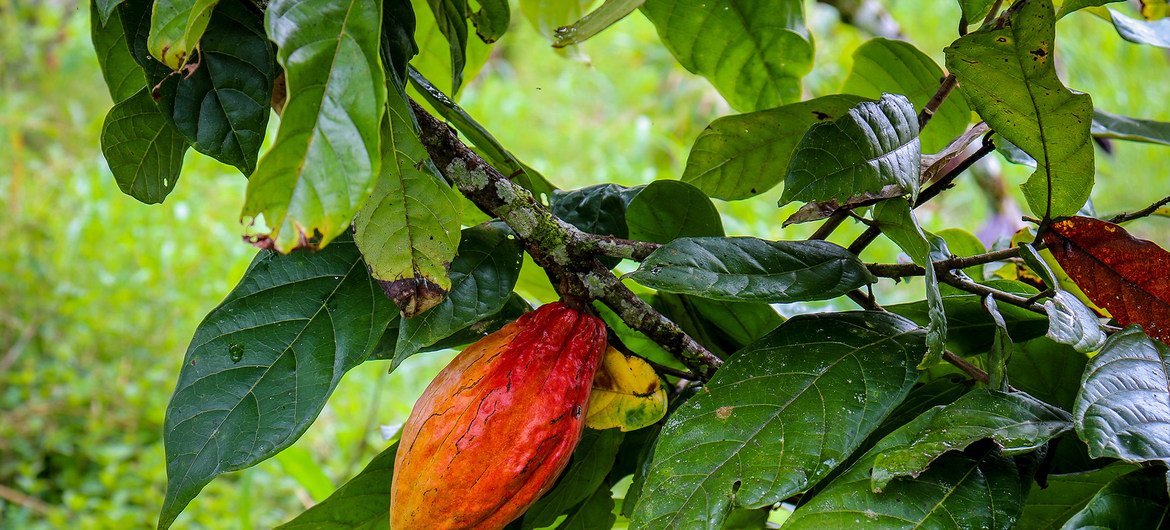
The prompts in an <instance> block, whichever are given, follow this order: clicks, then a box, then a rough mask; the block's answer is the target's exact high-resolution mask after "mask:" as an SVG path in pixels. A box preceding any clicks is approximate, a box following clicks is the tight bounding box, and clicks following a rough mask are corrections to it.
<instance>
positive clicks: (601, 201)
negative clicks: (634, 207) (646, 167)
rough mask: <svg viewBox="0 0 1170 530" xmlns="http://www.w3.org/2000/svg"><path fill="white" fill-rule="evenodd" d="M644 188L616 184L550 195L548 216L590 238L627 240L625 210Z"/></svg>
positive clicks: (627, 231) (599, 185)
mask: <svg viewBox="0 0 1170 530" xmlns="http://www.w3.org/2000/svg"><path fill="white" fill-rule="evenodd" d="M643 189H645V187H644V186H636V187H633V188H627V187H624V186H619V185H617V184H598V185H596V186H589V187H586V188H581V189H577V190H569V191H557V192H554V193H553V196H552V199H551V202H552V207H551V209H552V213H553V215H556V216H557V217H559V218H561V220H563V221H565V222H566V223H569V224H571V225H573V226H575V227H577V228H579V229H581V230H584V231H586V232H589V233H590V234H597V235H602V236H615V237H621V238H626V237H629V234H630V231H629V228H628V227H627V224H626V208H627V207H628V206H629V205H630V202H631V201H633V200H634V197H636V196H637V195H638V194H639V193H641V192H642V190H643Z"/></svg>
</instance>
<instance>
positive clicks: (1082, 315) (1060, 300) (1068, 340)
mask: <svg viewBox="0 0 1170 530" xmlns="http://www.w3.org/2000/svg"><path fill="white" fill-rule="evenodd" d="M1044 308H1045V309H1047V310H1048V338H1050V339H1052V340H1054V341H1056V342H1060V343H1063V344H1068V345H1071V346H1072V347H1073V348H1074V349H1076V350H1077V351H1079V352H1084V353H1088V352H1091V351H1097V350H1098V349H1100V348H1101V345H1102V344H1105V331H1104V330H1102V329H1101V322H1100V321H1099V320H1098V319H1097V314H1096V313H1094V312H1093V310H1092V309H1089V308H1088V307H1086V306H1085V304H1084V302H1081V301H1080V299H1078V298H1077V297H1076V295H1074V294H1072V293H1070V292H1068V291H1065V290H1058V291H1056V294H1054V295H1052V298H1051V299H1049V300H1048V301H1046V302H1044Z"/></svg>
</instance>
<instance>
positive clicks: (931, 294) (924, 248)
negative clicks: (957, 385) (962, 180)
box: [873, 199, 948, 369]
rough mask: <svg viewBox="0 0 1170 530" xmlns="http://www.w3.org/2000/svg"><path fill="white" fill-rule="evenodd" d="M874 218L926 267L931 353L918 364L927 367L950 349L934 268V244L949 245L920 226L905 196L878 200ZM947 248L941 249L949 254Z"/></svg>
mask: <svg viewBox="0 0 1170 530" xmlns="http://www.w3.org/2000/svg"><path fill="white" fill-rule="evenodd" d="M873 220H874V221H877V222H878V224H879V225H880V226H881V228H882V234H884V235H885V236H886V237H888V238H890V240H892V241H893V242H894V243H897V244H898V247H899V248H901V249H902V250H903V251H905V252H906V254H907V255H909V256H910V259H912V260H914V263H916V264H918V266H919V267H922V268H923V269H924V270H925V271H926V275H925V276H924V277H923V278H924V280H925V281H924V282H923V284H924V285H925V286H926V308H927V310H926V315H927V317H928V319H929V323H928V324H927V327H926V330H927V332H926V349H927V354H926V357H925V358H923V359H922V362H921V363H919V365H918V368H920V369H925V368H928V367H930V366H933V365H935V364H938V362H939V361H940V360H941V359H942V355H943V351H944V350H946V343H947V316H946V312H945V309H944V308H943V298H942V293H941V292H939V288H938V276H937V274H938V273H937V272H936V271H935V270H934V257H933V254H934V252H933V249H932V244H938V245H939V246H941V247H943V248H945V247H946V242H945V241H941V238H939V237H938V236H935V235H933V234H931V236H930V238H929V239H928V238H927V234H926V232H923V231H922V228H920V227H919V226H918V220H917V219H916V218H915V217H914V212H912V211H911V210H910V203H909V202H906V201H904V200H900V199H891V200H888V201H884V202H881V203H878V205H877V206H875V207H874V209H873ZM943 248H940V251H939V252H938V253H940V254H948V252H945V251H943Z"/></svg>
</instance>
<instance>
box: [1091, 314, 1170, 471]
mask: <svg viewBox="0 0 1170 530" xmlns="http://www.w3.org/2000/svg"><path fill="white" fill-rule="evenodd" d="M1168 356H1170V347H1168V346H1166V345H1165V344H1162V343H1161V342H1157V341H1154V340H1151V339H1150V338H1149V337H1147V336H1146V335H1145V334H1144V333H1142V332H1141V330H1140V329H1138V328H1136V327H1129V328H1126V329H1125V330H1123V331H1121V332H1118V333H1116V334H1114V335H1113V336H1111V337H1109V340H1107V341H1105V345H1104V346H1102V347H1101V352H1100V353H1098V354H1097V355H1096V356H1095V357H1093V358H1092V359H1090V360H1089V365H1088V366H1087V367H1086V368H1085V377H1084V380H1083V381H1082V383H1081V391H1080V394H1079V395H1078V396H1077V401H1076V405H1075V406H1074V407H1073V421H1074V422H1075V423H1076V427H1077V434H1079V435H1080V437H1081V439H1082V440H1084V441H1085V443H1087V444H1088V445H1089V455H1090V456H1092V457H1094V458H1097V457H1102V456H1107V457H1113V458H1120V459H1122V460H1125V461H1128V462H1144V461H1147V460H1164V461H1170V429H1168V428H1167V425H1170V390H1168V389H1167V387H1166V381H1167V380H1168V379H1170V367H1168V364H1167V362H1168V359H1167V357H1168ZM1163 490H1164V488H1163Z"/></svg>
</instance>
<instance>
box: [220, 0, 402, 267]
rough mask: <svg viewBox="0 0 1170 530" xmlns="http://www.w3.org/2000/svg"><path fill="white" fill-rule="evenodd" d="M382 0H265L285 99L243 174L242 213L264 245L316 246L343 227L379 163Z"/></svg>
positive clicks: (284, 247) (383, 88)
mask: <svg viewBox="0 0 1170 530" xmlns="http://www.w3.org/2000/svg"><path fill="white" fill-rule="evenodd" d="M381 21H382V2H381V1H380V0H376V1H372V2H358V1H356V0H354V1H350V2H332V1H326V0H273V1H272V2H271V3H270V4H269V5H268V11H267V14H266V18H265V24H266V27H267V29H268V35H269V36H270V37H271V38H272V40H273V41H274V42H276V45H277V47H278V49H279V54H278V58H279V59H280V63H281V65H283V66H284V71H285V86H286V87H287V90H288V101H287V102H286V103H285V106H284V113H283V114H282V115H281V120H280V130H279V131H278V132H277V135H276V142H275V143H274V144H273V146H272V148H271V149H270V150H269V151H268V152H267V154H265V155H264V158H262V159H261V160H260V163H259V164H258V165H257V167H256V172H255V173H254V174H253V175H252V177H251V178H250V179H249V180H248V191H247V198H246V199H245V202H244V210H243V215H244V216H245V217H250V218H252V219H253V220H255V218H256V217H257V216H260V215H263V216H264V223H265V224H266V225H267V227H268V228H269V230H270V232H269V233H268V234H261V236H262V237H267V238H268V239H269V240H270V241H271V242H272V245H273V248H275V249H276V250H278V251H280V252H289V251H290V250H292V249H294V248H300V247H309V248H319V247H323V246H325V245H326V244H328V243H329V241H330V240H332V239H333V238H334V237H337V235H338V234H341V233H342V232H344V231H345V230H346V229H348V228H349V224H350V220H351V219H353V216H354V214H356V213H357V212H358V210H359V209H361V207H362V205H363V204H364V203H365V201H366V198H367V197H369V195H370V192H371V191H373V186H374V181H375V177H376V176H377V175H378V170H379V169H380V166H381V149H380V145H381V144H380V142H379V135H380V132H381V130H382V129H381V127H380V125H381V123H382V115H383V112H384V111H385V102H386V85H385V74H384V73H383V72H382V65H381V61H380V60H379V57H378V47H379V44H380V39H381V37H380V33H381Z"/></svg>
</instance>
